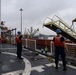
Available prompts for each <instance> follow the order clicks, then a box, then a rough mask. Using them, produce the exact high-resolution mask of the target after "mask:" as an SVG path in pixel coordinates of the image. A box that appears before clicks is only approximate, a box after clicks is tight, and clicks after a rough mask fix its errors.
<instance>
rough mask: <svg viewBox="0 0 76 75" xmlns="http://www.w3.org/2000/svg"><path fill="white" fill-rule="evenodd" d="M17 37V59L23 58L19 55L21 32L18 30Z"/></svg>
mask: <svg viewBox="0 0 76 75" xmlns="http://www.w3.org/2000/svg"><path fill="white" fill-rule="evenodd" d="M17 34H18V35H17V37H16V42H17V58H19V59H21V60H22V59H23V58H22V57H21V54H22V39H21V38H22V35H21V32H20V31H18V32H17Z"/></svg>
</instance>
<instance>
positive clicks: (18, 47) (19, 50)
mask: <svg viewBox="0 0 76 75" xmlns="http://www.w3.org/2000/svg"><path fill="white" fill-rule="evenodd" d="M21 54H22V44H17V57H18V58H21Z"/></svg>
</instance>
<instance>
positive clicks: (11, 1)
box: [1, 0, 76, 35]
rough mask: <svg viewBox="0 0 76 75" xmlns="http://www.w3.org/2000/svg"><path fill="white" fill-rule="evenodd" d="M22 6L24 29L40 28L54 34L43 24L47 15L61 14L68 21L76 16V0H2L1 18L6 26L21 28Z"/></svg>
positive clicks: (43, 31)
mask: <svg viewBox="0 0 76 75" xmlns="http://www.w3.org/2000/svg"><path fill="white" fill-rule="evenodd" d="M20 8H22V9H23V11H22V29H23V33H24V31H25V28H26V29H30V27H33V28H34V29H37V28H39V33H42V34H48V35H49V34H53V33H54V32H52V31H51V30H49V29H48V28H46V27H44V28H43V27H42V26H43V21H44V19H45V18H46V17H50V18H51V17H52V16H54V15H57V16H59V17H60V18H61V19H62V20H64V21H65V22H66V23H68V24H69V25H71V21H72V20H73V19H74V18H76V0H1V20H2V21H5V26H8V27H9V28H11V29H12V28H17V31H18V30H20V15H21V12H20V11H19V10H20Z"/></svg>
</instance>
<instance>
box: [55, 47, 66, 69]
mask: <svg viewBox="0 0 76 75" xmlns="http://www.w3.org/2000/svg"><path fill="white" fill-rule="evenodd" d="M59 55H60V56H61V58H62V62H63V68H66V59H65V57H66V54H65V50H64V48H63V47H60V48H56V50H55V64H56V66H58V61H59Z"/></svg>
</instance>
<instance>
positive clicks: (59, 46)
mask: <svg viewBox="0 0 76 75" xmlns="http://www.w3.org/2000/svg"><path fill="white" fill-rule="evenodd" d="M56 33H57V36H55V37H54V38H53V42H54V48H55V64H56V69H58V61H59V55H61V58H62V62H63V71H66V70H67V68H66V59H65V57H66V54H65V49H66V51H67V52H68V49H67V46H66V44H65V39H64V37H63V36H61V35H60V34H61V30H60V29H57V30H56Z"/></svg>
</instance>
